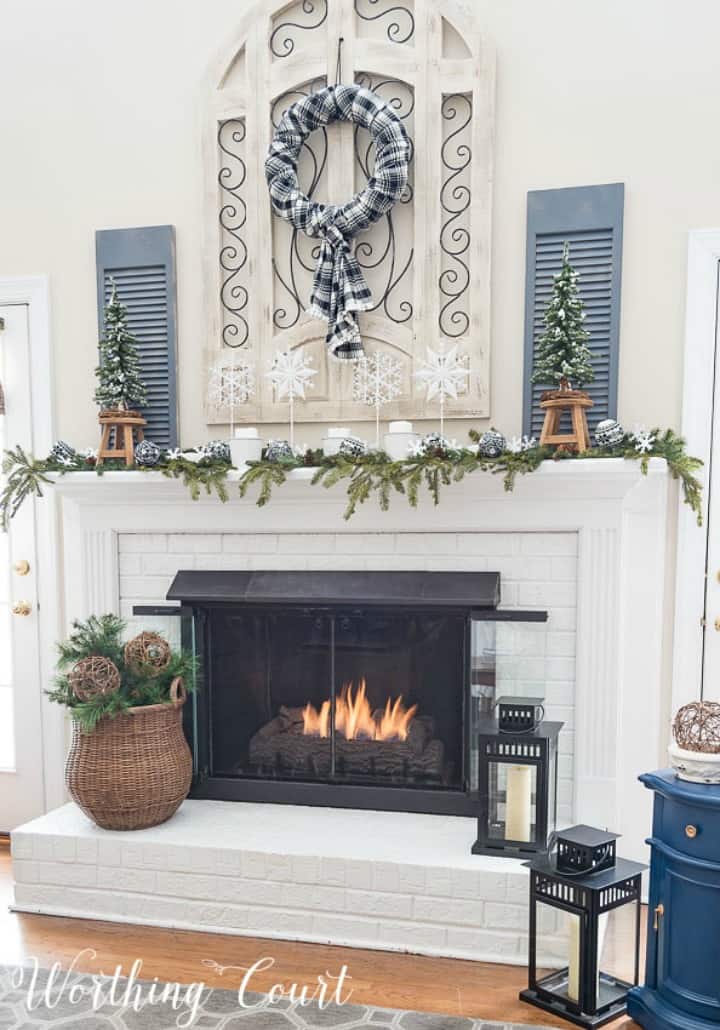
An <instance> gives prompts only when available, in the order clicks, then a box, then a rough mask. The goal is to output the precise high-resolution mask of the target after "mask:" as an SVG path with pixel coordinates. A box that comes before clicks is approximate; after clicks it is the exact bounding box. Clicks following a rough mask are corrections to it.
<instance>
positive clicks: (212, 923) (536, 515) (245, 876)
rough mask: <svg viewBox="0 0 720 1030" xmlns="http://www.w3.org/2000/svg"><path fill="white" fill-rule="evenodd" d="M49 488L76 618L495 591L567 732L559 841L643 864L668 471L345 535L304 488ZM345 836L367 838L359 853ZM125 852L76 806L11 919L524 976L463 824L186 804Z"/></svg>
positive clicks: (46, 836)
mask: <svg viewBox="0 0 720 1030" xmlns="http://www.w3.org/2000/svg"><path fill="white" fill-rule="evenodd" d="M56 489H57V491H58V492H59V494H60V496H61V498H62V525H63V546H64V569H65V575H64V586H65V616H66V620H68V621H69V619H71V618H73V617H77V616H85V615H87V614H89V613H92V612H104V611H117V612H120V613H121V614H122V615H124V616H126V617H128V618H129V619H132V609H133V606H134V605H138V604H144V605H148V604H160V603H164V602H165V594H166V591H167V589H168V587H169V585H170V583H171V581H172V579H173V577H174V575H175V573H176V572H177V571H178V570H180V569H197V570H214V569H224V570H245V569H251V570H253V569H266V570H270V569H273V570H274V569H279V570H298V569H300V570H302V569H309V570H324V569H337V570H356V569H362V570H389V569H392V570H428V571H435V570H447V571H452V570H463V571H484V570H488V571H493V572H499V573H500V575H501V582H502V607H506V608H507V607H511V608H512V607H517V608H539V609H546V610H547V611H548V623H547V632H545V633H544V634H543V635H542V637H538V639H542V654H537V655H531V656H529V657H527V659H526V660H527V661H528V662H532V661H533V660H537V661H540V662H541V668H542V670H543V671H542V675H543V676H544V678H545V681H546V700H547V715H548V718H550V719H557V720H560V721H563V722H564V723H565V729H564V730H563V733H562V735H561V741H560V789H559V801H560V818H561V820H562V822H563V823H565V824H567V823H569V822H572V821H583V822H589V823H592V824H595V825H600V826H607V827H610V828H612V829H614V830H616V831H618V832H620V833H622V834H623V841H622V852H623V854H625V855H626V856H627V857H630V858H641V857H642V856H643V855H644V843H643V841H644V837H645V835H646V833H647V831H648V829H649V812H648V808H647V803H646V798H645V796H644V795H645V793H646V792H644V791H643V790H642V789H641V788H640V786H639V784H637V782H636V777H637V775H638V774H639V773H640V772H643V771H646V770H647V769H650V768H655V767H656V766H657V765H658V764H659V763H661V742H662V736H663V734H662V717H661V710H662V694H663V632H662V626H663V618H664V611H665V607H664V606H665V590H666V584H665V578H666V547H667V540H666V514H667V495H668V475H667V470H666V467H665V463H664V462H663V461H661V460H659V459H653V460H652V461H651V462H650V467H649V470H648V475H647V476H643V475H642V474H641V472H640V469H639V467H638V465H637V463H635V462H625V461H622V460H620V459H618V460H602V461H600V460H582V461H572V462H562V461H561V462H546V463H545V464H544V465H543V466H542V467H541V469H540V470H539V471H538V472H536V473H534V474H532V475H529V476H527V477H520V478H519V479H518V481H517V484H516V487H515V490H514V492H512V493H508V492H505V491H504V490H503V485H502V482H501V481H500V480H499V479H498V478H497V477H493V476H489V475H484V474H476V475H474V476H470V477H468V478H467V479H466V480H465V481H464V482H463V483H460V484H457V485H454V486H452V487H450V488H447V489H446V490H445V491H444V492H443V495H442V497H441V502H440V505H439V507H437V508H435V507H433V506H432V504H431V503H429V502H428V500H427V499H423V500H422V502H421V504H420V506H419V508H418V509H417V510H413V509H410V508H408V506H407V505H406V503H405V502H404V501H403V499H402V498H397V499H394V500H393V503H392V507H391V509H390V511H389V512H385V513H383V512H380V511H379V510H378V509H377V508H376V507H375V506H374V503H373V502H369V503H368V504H367V505H365V506H364V508H362V509H361V510H360V512H359V513H358V514H357V515H356V517H355V518H353V520H352V521H351V522H350V523H346V522H344V521H343V518H342V512H343V508H344V494H343V491H342V488H334V489H333V490H330V491H326V490H324V489H322V488H314V487H312V486H311V485H310V484H309V483H308V482H307V477H306V475H305V474H304V473H295V474H293V477H292V480H291V482H289V483H288V484H287V485H286V486H285V487H284V488H281V489H280V490H278V491H277V492H276V494H275V496H274V497H273V499H272V501H271V503H270V504H269V505H268V506H267V507H266V508H264V509H258V508H257V507H256V506H255V505H254V504H253V502H252V500H251V499H246V500H241V499H240V498H239V497H238V496H237V494H236V493H235V495H234V496H233V484H232V483H230V493H231V500H230V501H229V502H228V503H227V504H224V505H223V504H221V503H220V502H219V501H218V500H217V499H216V498H206V497H203V498H201V499H200V500H199V501H197V502H193V501H192V500H190V499H189V497H188V496H187V493H186V492H185V490H184V488H183V487H182V485H181V484H179V483H175V482H173V481H170V480H168V479H166V478H164V477H163V476H162V475H161V474H159V473H142V474H141V473H111V474H107V475H105V476H103V477H97V476H96V475H95V474H93V473H78V474H72V475H68V476H65V477H62V478H60V479H59V480H58V482H57V484H56ZM141 621H143V623H144V624H145V625H147V623H148V619H147V618H145V619H143V620H141ZM528 675H530V674H528ZM354 820H355V822H356V823H357V824H358V825H360V822H362V824H363V825H364V826H365V828H366V831H367V832H366V834H365V836H364V839H363V840H362V844H356V846H355V848H353V843H352V834H351V832H350V830H351V828H352V826H353V825H355V823H354V822H353V821H354ZM263 827H264V830H263ZM283 827H285V834H284V835H285V846H283ZM208 835H210V836H211V837H212V842H210V840H209V839H208ZM120 837H122V835H117V834H104V833H103V831H98V830H95V829H92V828H91V827H90V826H89V824H87V821H86V820H84V818H83V817H80V816H79V815H78V813H77V812H75V811H74V810H73V809H72V808H66V809H62V810H60V812H59V813H55V814H53V815H51V816H48V817H45V818H44V819H42V820H38V821H36V822H35V823H33V824H29V826H28V827H26V828H24V830H23V831H22V832H21V833H19V834H17V835H16V837H15V838H14V842H13V843H14V855H15V859H16V878H17V897H16V903H17V906H18V907H19V908H23V909H26V910H31V911H48V912H54V913H62V912H65V913H67V914H84V915H93V914H94V915H97V916H98V917H100V918H111V919H117V920H121V921H122V920H124V921H146V922H152V923H158V924H160V925H169V926H194V927H197V928H206V929H213V930H222V931H224V932H228V931H229V932H236V933H253V934H257V935H258V936H277V937H290V938H300V939H309V940H323V941H325V940H328V941H332V942H336V943H345V944H357V945H362V946H371V947H387V948H399V949H405V950H414V951H420V952H428V953H432V954H444V955H459V956H462V957H469V958H495V959H500V960H506V961H522V956H523V951H524V934H525V919H526V916H525V909H526V904H525V902H526V898H525V891H526V872H525V870H524V869H522V867H521V865H520V863H519V862H515V861H512V860H502V859H496V858H483V857H472V856H470V855H469V849H470V846H471V844H472V842H473V839H474V828H473V826H472V822H471V821H470V820H465V819H459V818H455V819H453V818H449V817H438V816H416V815H400V816H398V815H394V814H391V813H378V814H373V813H343V812H339V811H335V810H324V811H321V810H310V809H300V810H294V811H293V810H289V809H286V808H281V807H279V806H258V805H247V804H233V803H223V802H206V801H192V802H189V803H188V804H186V806H184V808H183V810H182V811H181V813H180V815H179V816H178V817H177V818H176V820H173V821H171V823H169V824H167V826H165V827H159V828H157V829H156V830H153V831H143V833H141V834H137V835H125V836H124V837H122V840H121V842H120V841H119V838H120ZM258 856H260V857H258ZM118 867H120V868H118ZM163 870H165V871H164V872H163ZM333 870H334V872H333ZM243 885H244V886H243ZM308 885H311V886H312V890H313V892H314V893H313V897H315V899H316V901H317V904H316V905H315V906H313V908H312V911H310V910H309V908H308V905H309V902H308V901H307V897H308V894H307V889H306V888H307V887H308ZM298 898H305V899H306V900H305V902H304V903H303V904H304V907H303V905H301V904H299V902H298ZM471 899H472V900H473V901H474V904H473V905H472V906H471V907H468V902H469V901H470V900H471ZM211 902H212V904H211ZM318 909H319V910H320V911H318Z"/></svg>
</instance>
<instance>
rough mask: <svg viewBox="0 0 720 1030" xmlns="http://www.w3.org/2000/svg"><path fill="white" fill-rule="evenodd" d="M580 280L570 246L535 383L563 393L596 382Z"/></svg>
mask: <svg viewBox="0 0 720 1030" xmlns="http://www.w3.org/2000/svg"><path fill="white" fill-rule="evenodd" d="M578 279H579V275H578V273H577V272H576V271H575V269H574V268H573V266H572V265H571V264H570V245H569V244H568V243H567V242H566V243H565V246H564V248H563V256H562V268H561V269H560V271H559V272H558V273H557V275H555V276H554V282H553V292H552V297H551V298H550V301H549V303H548V306H547V309H546V311H545V332H544V333H543V335H542V336H541V337H540V339H539V340H538V344H537V352H536V355H535V369H534V371H533V375H532V381H533V383H541V384H548V385H549V384H551V383H553V384H555V383H556V384H558V386H559V387H560V389H561V390H568V389H571V388H572V387H574V386H577V387H581V386H583V385H584V384H585V383H591V382H592V381H593V379H594V378H595V373H594V371H593V368H592V365H591V354H590V350H589V349H588V346H587V341H588V340H589V338H590V334H589V333H588V331H587V329H586V328H585V325H584V322H585V312H584V311H583V302H582V299H581V297H580V293H579V291H578Z"/></svg>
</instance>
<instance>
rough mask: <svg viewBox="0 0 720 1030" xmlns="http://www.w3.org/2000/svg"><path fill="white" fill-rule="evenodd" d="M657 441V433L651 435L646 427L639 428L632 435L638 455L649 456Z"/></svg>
mask: <svg viewBox="0 0 720 1030" xmlns="http://www.w3.org/2000/svg"><path fill="white" fill-rule="evenodd" d="M655 439H656V437H655V433H651V432H650V431H649V430H647V429H646V428H645V427H644V426H639V427H638V428H637V429H636V430H635V432H634V433H633V434H632V440H633V442H634V444H635V450H636V451H637V452H638V454H649V453H650V451H651V450H652V449H653V447H654V446H655Z"/></svg>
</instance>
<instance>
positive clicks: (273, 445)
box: [265, 440, 295, 462]
mask: <svg viewBox="0 0 720 1030" xmlns="http://www.w3.org/2000/svg"><path fill="white" fill-rule="evenodd" d="M294 457H295V452H294V451H293V449H292V447H291V446H290V444H289V443H288V441H287V440H268V445H267V447H266V448H265V461H277V462H280V461H292V459H293V458H294Z"/></svg>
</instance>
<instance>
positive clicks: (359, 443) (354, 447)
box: [338, 436, 367, 458]
mask: <svg viewBox="0 0 720 1030" xmlns="http://www.w3.org/2000/svg"><path fill="white" fill-rule="evenodd" d="M338 454H341V455H342V456H343V458H362V456H363V455H364V454H367V444H366V443H365V441H364V440H361V439H360V437H359V436H345V437H343V439H342V440H341V441H340V446H339V447H338Z"/></svg>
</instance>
